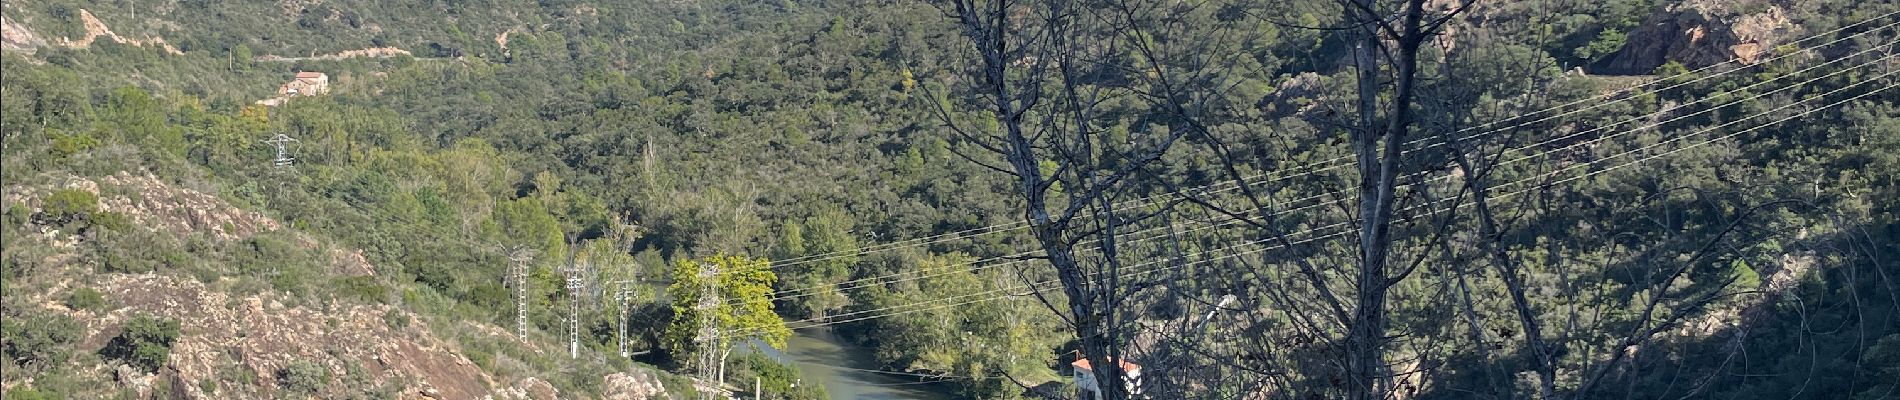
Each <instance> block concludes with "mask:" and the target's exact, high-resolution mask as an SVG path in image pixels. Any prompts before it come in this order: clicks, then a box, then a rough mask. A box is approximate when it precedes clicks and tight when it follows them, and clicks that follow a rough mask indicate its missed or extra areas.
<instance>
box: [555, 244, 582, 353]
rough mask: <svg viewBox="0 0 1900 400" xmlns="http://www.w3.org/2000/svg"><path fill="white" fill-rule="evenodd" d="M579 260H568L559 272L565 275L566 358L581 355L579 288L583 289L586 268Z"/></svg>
mask: <svg viewBox="0 0 1900 400" xmlns="http://www.w3.org/2000/svg"><path fill="white" fill-rule="evenodd" d="M582 263H586V261H581V262H580V263H576V262H575V261H573V260H569V261H568V263H567V268H564V269H563V270H562V271H561V272H562V274H563V275H566V277H567V299H568V302H567V358H580V356H581V289H585V288H586V285H585V284H584V282H585V279H583V277H582V271H584V270H587V269H588V268H587V266H583V265H582Z"/></svg>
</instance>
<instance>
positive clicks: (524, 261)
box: [508, 247, 534, 340]
mask: <svg viewBox="0 0 1900 400" xmlns="http://www.w3.org/2000/svg"><path fill="white" fill-rule="evenodd" d="M508 259H509V260H513V261H514V262H515V265H514V266H513V267H511V268H509V269H508V284H511V285H514V286H515V337H516V338H520V339H522V340H526V339H527V338H528V262H529V261H533V260H534V250H533V249H529V248H527V247H514V248H512V249H510V250H509V251H508Z"/></svg>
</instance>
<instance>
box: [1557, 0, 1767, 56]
mask: <svg viewBox="0 0 1900 400" xmlns="http://www.w3.org/2000/svg"><path fill="white" fill-rule="evenodd" d="M1787 14H1788V12H1787V10H1786V9H1784V8H1782V6H1781V5H1778V4H1771V3H1770V2H1768V0H1743V1H1722V0H1690V1H1684V2H1681V3H1678V4H1675V5H1671V6H1669V7H1667V8H1665V9H1663V10H1662V11H1661V12H1658V13H1656V14H1655V15H1652V16H1650V18H1649V19H1648V20H1646V21H1643V24H1642V25H1641V26H1638V27H1637V28H1636V29H1634V30H1633V31H1631V32H1630V33H1629V35H1628V40H1627V41H1626V42H1625V44H1624V45H1623V48H1622V49H1619V50H1618V51H1617V52H1616V53H1615V54H1613V55H1611V56H1610V57H1609V58H1606V59H1604V60H1603V61H1602V62H1599V63H1597V65H1595V66H1593V67H1594V68H1592V71H1591V72H1592V73H1596V74H1613V75H1640V74H1649V73H1651V72H1653V71H1655V70H1656V67H1659V66H1662V65H1663V64H1665V63H1668V62H1670V61H1675V62H1680V63H1682V64H1683V65H1685V66H1687V67H1689V68H1700V67H1705V66H1709V65H1715V64H1719V63H1724V62H1730V61H1735V62H1740V63H1754V62H1757V61H1759V60H1760V59H1761V58H1762V57H1763V56H1764V55H1766V54H1768V53H1769V52H1770V51H1772V50H1773V49H1774V48H1775V46H1777V45H1780V44H1782V41H1784V40H1786V39H1787V38H1789V37H1793V36H1795V35H1796V34H1798V33H1799V32H1796V31H1797V30H1798V29H1799V28H1798V27H1796V26H1795V25H1794V24H1793V23H1792V22H1790V20H1789V18H1788V15H1787Z"/></svg>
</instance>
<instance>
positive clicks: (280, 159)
mask: <svg viewBox="0 0 1900 400" xmlns="http://www.w3.org/2000/svg"><path fill="white" fill-rule="evenodd" d="M295 141H297V139H295V138H292V137H290V136H289V135H285V134H282V133H279V134H277V136H275V137H272V138H270V140H265V141H264V143H268V144H270V145H272V146H276V147H277V158H276V159H274V160H271V164H274V165H276V166H279V167H288V166H291V164H295V163H296V162H297V158H295V157H291V156H290V148H289V144H290V143H291V142H295Z"/></svg>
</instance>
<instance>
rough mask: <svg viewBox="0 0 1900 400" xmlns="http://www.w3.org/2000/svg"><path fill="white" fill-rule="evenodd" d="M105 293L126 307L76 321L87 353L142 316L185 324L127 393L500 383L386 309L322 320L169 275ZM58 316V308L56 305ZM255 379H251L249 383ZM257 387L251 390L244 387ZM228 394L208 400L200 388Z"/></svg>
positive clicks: (477, 391)
mask: <svg viewBox="0 0 1900 400" xmlns="http://www.w3.org/2000/svg"><path fill="white" fill-rule="evenodd" d="M103 278H104V279H103V281H102V282H99V283H98V286H99V288H100V291H102V292H104V293H105V294H106V296H107V297H108V298H111V299H113V300H114V301H115V302H117V303H119V304H120V307H119V308H118V309H115V310H112V311H109V312H105V313H101V314H94V313H90V312H73V316H74V317H75V319H77V320H79V321H81V322H82V323H84V324H85V325H86V328H87V331H86V339H85V343H86V345H85V348H97V347H98V346H101V345H103V344H104V343H105V342H106V341H107V340H110V339H111V337H112V336H114V335H116V333H117V332H118V327H119V326H120V325H122V324H124V322H125V321H126V320H129V319H130V318H131V317H132V316H134V315H140V314H152V315H164V316H167V317H169V318H176V319H177V320H178V321H179V325H180V328H181V329H180V331H181V333H182V334H181V335H180V336H179V338H178V342H177V343H175V344H174V345H173V346H172V352H171V359H170V360H169V362H167V363H166V367H165V368H164V369H162V370H161V371H160V372H159V373H158V374H155V375H154V374H145V373H143V372H139V371H115V372H113V375H112V376H113V377H114V379H115V380H117V381H119V382H121V383H122V385H124V386H126V387H128V388H133V389H138V390H142V391H146V390H150V387H151V386H152V385H151V382H152V381H153V380H155V379H167V380H171V381H175V382H186V383H191V384H187V385H172V390H173V391H174V393H173V394H174V395H175V396H179V397H182V398H191V399H209V398H271V397H283V396H282V395H281V394H280V391H281V390H283V388H280V387H278V385H277V383H276V382H275V380H274V379H271V377H273V376H275V374H276V373H277V371H279V370H282V369H284V368H286V367H288V366H289V365H291V364H292V363H311V364H315V365H317V366H319V367H321V368H323V369H325V370H327V371H328V372H329V374H328V377H329V382H328V383H327V385H325V386H324V387H323V388H322V389H321V390H320V393H317V397H319V398H339V397H346V395H347V394H351V393H362V392H364V391H367V390H372V389H378V390H387V391H390V392H393V393H395V394H399V395H401V396H402V397H404V398H426V397H434V398H443V399H478V398H482V397H483V396H487V395H489V394H490V393H491V392H490V389H489V388H491V387H494V386H495V383H494V382H493V381H492V379H491V378H490V377H489V376H488V374H487V373H485V372H483V371H482V370H481V369H480V368H478V367H477V366H476V365H475V363H473V362H471V361H469V359H468V358H467V357H463V356H462V355H461V354H460V353H459V352H458V351H456V349H455V348H454V346H452V345H450V344H448V343H446V342H444V341H442V340H440V339H438V338H436V337H435V336H434V335H433V334H432V333H430V332H429V331H428V330H427V329H424V328H423V325H422V324H421V323H402V322H393V321H412V320H414V319H415V318H416V317H415V316H413V315H411V314H409V313H407V312H405V311H402V310H398V309H395V308H393V307H390V306H386V305H377V306H342V307H338V308H337V309H332V310H329V311H321V310H316V309H312V308H309V307H304V306H289V305H285V304H284V303H283V301H284V300H285V299H281V298H278V297H277V296H272V295H269V294H259V295H250V296H233V295H229V294H226V293H224V292H219V291H213V290H208V289H207V288H206V287H205V285H204V284H202V283H199V282H197V281H195V280H190V279H177V278H173V277H168V276H163V275H151V274H144V275H106V276H104V277H103ZM50 306H51V307H58V306H57V305H50ZM246 377H249V378H246ZM245 380H249V382H243V381H245ZM203 381H212V382H223V383H222V384H219V385H215V386H209V387H217V388H222V389H217V390H218V392H216V393H205V391H204V389H202V388H200V385H198V384H197V383H198V382H203Z"/></svg>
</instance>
